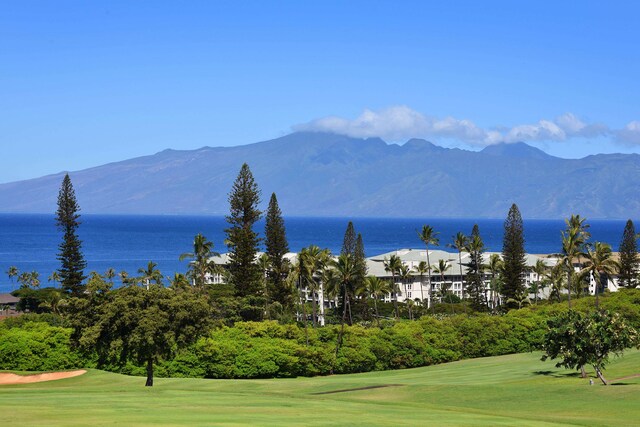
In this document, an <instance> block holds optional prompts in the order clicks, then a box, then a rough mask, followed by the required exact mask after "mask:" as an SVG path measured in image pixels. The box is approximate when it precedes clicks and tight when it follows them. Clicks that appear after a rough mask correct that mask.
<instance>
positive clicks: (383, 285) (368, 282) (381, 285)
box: [359, 276, 391, 326]
mask: <svg viewBox="0 0 640 427" xmlns="http://www.w3.org/2000/svg"><path fill="white" fill-rule="evenodd" d="M389 292H391V285H390V284H389V282H388V281H386V280H384V279H381V278H379V277H376V276H367V277H366V278H365V280H364V281H363V286H362V288H361V289H360V290H359V294H361V295H365V296H366V297H371V298H372V299H373V307H374V310H375V313H376V322H377V324H378V326H380V315H379V314H378V299H379V298H380V296H381V295H385V294H388V293H389Z"/></svg>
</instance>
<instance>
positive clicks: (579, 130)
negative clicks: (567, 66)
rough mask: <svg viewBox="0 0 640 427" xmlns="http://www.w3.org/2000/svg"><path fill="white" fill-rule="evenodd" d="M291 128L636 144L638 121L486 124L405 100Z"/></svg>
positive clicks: (400, 136)
mask: <svg viewBox="0 0 640 427" xmlns="http://www.w3.org/2000/svg"><path fill="white" fill-rule="evenodd" d="M293 129H294V130H295V131H307V132H331V133H337V134H341V135H348V136H351V137H354V138H370V137H379V138H383V139H386V140H391V141H400V140H404V139H408V138H416V137H420V138H431V139H438V138H447V139H454V140H458V141H461V142H464V143H466V144H470V145H477V146H486V145H492V144H497V143H500V142H506V143H514V142H519V141H527V142H546V141H551V142H562V141H567V140H569V139H573V138H599V137H609V138H612V139H614V140H615V141H618V142H624V143H632V144H640V122H639V121H632V122H630V123H629V124H628V125H627V126H626V127H625V128H624V129H618V130H617V129H612V128H610V127H608V126H606V125H604V124H601V123H587V122H585V121H583V120H582V119H580V118H579V117H578V116H576V115H575V114H573V113H565V114H563V115H561V116H559V117H556V118H555V119H552V120H548V119H541V120H539V121H538V122H536V123H532V124H521V125H516V126H513V127H510V128H495V129H485V128H482V127H480V126H478V125H476V124H475V123H474V122H472V121H471V120H467V119H457V118H455V117H444V118H437V117H434V116H430V115H426V114H423V113H420V112H418V111H415V110H413V109H411V108H409V107H407V106H404V105H400V106H393V107H389V108H385V109H383V110H379V111H373V110H369V109H365V110H364V111H363V112H362V114H361V115H360V116H358V117H356V118H355V119H346V118H343V117H337V116H328V117H324V118H320V119H315V120H312V121H310V122H308V123H303V124H299V125H296V126H293Z"/></svg>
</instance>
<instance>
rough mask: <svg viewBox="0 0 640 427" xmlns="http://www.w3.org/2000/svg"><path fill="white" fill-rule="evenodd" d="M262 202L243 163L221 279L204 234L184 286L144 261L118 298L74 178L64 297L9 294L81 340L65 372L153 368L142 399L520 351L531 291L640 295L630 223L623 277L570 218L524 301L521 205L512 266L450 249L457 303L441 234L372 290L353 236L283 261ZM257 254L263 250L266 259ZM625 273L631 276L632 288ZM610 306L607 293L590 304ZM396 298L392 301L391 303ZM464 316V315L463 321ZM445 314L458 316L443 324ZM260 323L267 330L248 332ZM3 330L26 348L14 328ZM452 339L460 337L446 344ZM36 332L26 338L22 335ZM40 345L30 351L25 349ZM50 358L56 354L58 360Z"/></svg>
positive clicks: (533, 334)
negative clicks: (87, 241) (87, 248)
mask: <svg viewBox="0 0 640 427" xmlns="http://www.w3.org/2000/svg"><path fill="white" fill-rule="evenodd" d="M260 197H261V195H260V190H259V188H258V186H257V184H256V182H255V180H254V178H253V175H252V174H251V171H250V169H249V167H248V165H246V164H245V165H243V166H242V168H241V170H240V172H239V174H238V177H237V179H236V181H235V182H234V184H233V187H232V189H231V192H230V193H229V206H230V213H229V215H228V216H227V223H228V228H227V229H225V233H226V235H227V238H226V240H225V244H226V246H227V249H228V254H227V256H228V258H227V260H226V265H225V266H224V267H223V266H221V265H218V264H216V263H215V262H214V257H215V256H217V255H218V254H217V253H216V252H215V251H214V248H213V243H212V242H210V241H209V240H208V239H207V238H206V237H205V236H203V235H201V234H198V235H196V236H195V238H194V244H193V250H192V252H188V253H185V254H182V255H181V257H180V258H181V259H188V260H190V263H189V267H188V270H187V272H186V274H182V273H177V274H175V275H174V276H173V277H172V278H169V280H168V286H166V284H167V283H166V280H165V279H166V278H165V277H164V276H163V275H162V274H161V272H160V271H159V270H158V269H157V265H156V264H155V263H154V262H152V261H149V263H148V264H147V266H146V267H144V268H140V269H139V271H138V276H135V277H134V276H129V275H128V274H126V273H125V272H123V273H121V274H120V279H121V280H122V284H123V286H122V287H119V288H117V287H116V286H115V284H114V278H115V277H116V273H115V270H114V269H109V271H107V272H105V273H104V274H99V273H97V272H92V273H90V274H89V275H88V276H87V275H85V273H84V269H85V268H86V262H85V260H84V257H83V254H82V250H81V241H80V239H79V238H78V234H77V230H78V227H79V226H80V215H79V213H78V212H79V205H78V203H77V200H76V198H75V193H74V189H73V186H72V184H71V180H70V178H69V176H68V175H67V176H65V178H64V180H63V183H62V186H61V188H60V192H59V196H58V209H57V212H56V224H57V226H58V228H59V230H60V231H61V233H62V236H63V238H62V242H61V244H60V246H59V252H58V259H59V260H60V265H61V267H60V269H59V270H58V271H57V272H56V273H55V274H54V275H52V277H51V278H50V279H51V280H53V281H57V282H59V283H60V288H51V287H50V288H40V281H39V277H38V275H37V273H35V272H32V273H19V272H18V270H17V269H16V268H11V269H10V270H9V271H8V275H9V277H10V278H11V279H13V278H14V277H17V278H18V281H19V282H20V283H21V288H20V289H19V290H18V291H16V292H15V295H17V296H20V297H21V301H20V305H21V308H23V309H26V310H28V311H30V312H32V313H51V314H52V315H53V318H56V319H58V322H59V323H60V325H57V324H56V325H54V324H48V325H49V326H38V328H44V329H43V330H45V331H49V330H48V329H47V328H59V327H62V326H63V327H69V328H71V329H70V332H69V329H64V328H63V329H55V330H53V329H52V330H51V331H49V332H51V333H53V332H55V334H59V335H56V336H57V337H58V338H56V340H55V341H54V342H53V343H52V344H51V345H49V347H48V348H49V350H48V351H52V352H54V353H55V352H56V351H57V350H55V349H57V348H60V349H64V348H65V345H66V344H64V337H65V336H66V337H67V338H68V343H69V345H70V346H71V347H70V349H69V348H66V350H64V351H67V352H68V355H69V357H68V358H66V359H65V358H62V359H60V360H61V365H64V366H65V367H71V365H74V364H76V362H77V363H80V362H82V363H84V364H85V365H86V364H89V363H90V364H91V366H97V367H100V368H105V369H113V370H120V371H123V370H124V371H125V372H129V371H130V372H138V370H139V369H143V370H144V372H146V376H147V385H152V384H153V377H154V374H155V372H156V370H159V371H160V372H161V373H163V374H171V375H174V374H175V375H189V376H206V377H238V378H248V377H263V376H289V375H318V374H327V373H331V372H335V373H339V372H362V371H367V370H373V369H388V368H398V367H412V366H423V365H425V364H431V363H440V362H443V361H449V360H457V359H460V358H465V357H477V356H481V355H494V354H504V353H510V352H517V351H524V350H528V349H531V348H536V346H538V345H539V339H540V334H541V332H540V331H541V330H542V329H543V328H544V327H545V326H544V319H542V317H540V318H539V317H537V316H538V315H537V314H535V313H537V312H536V310H530V311H528V312H526V313H533V314H531V316H532V317H531V319H529V320H527V321H526V322H524V323H518V321H519V320H518V319H520V320H522V319H524V318H522V319H521V318H520V317H519V315H518V314H517V311H515V313H514V312H510V311H509V310H512V309H516V308H522V307H524V306H526V305H530V304H532V301H531V300H530V298H529V295H530V293H533V294H534V301H533V303H534V304H535V303H537V300H538V296H539V293H540V290H541V289H542V288H544V287H546V286H551V287H552V290H551V292H550V294H551V295H552V297H555V298H557V299H558V300H560V299H561V296H562V295H563V290H564V289H567V290H568V294H567V297H568V300H569V304H568V305H569V306H570V305H571V298H572V297H573V300H574V302H573V304H574V305H576V298H575V297H576V296H582V295H583V294H584V287H585V283H588V280H589V278H590V277H595V278H597V279H598V280H602V279H603V278H605V279H606V277H607V275H612V274H618V273H619V274H620V275H621V276H620V277H621V279H622V280H623V281H622V283H623V284H624V285H625V286H628V287H630V288H633V287H635V286H636V284H637V247H636V246H635V245H636V240H635V239H636V236H635V231H634V230H633V224H632V223H631V221H629V223H628V224H627V229H630V230H631V231H628V230H627V229H625V236H632V237H633V238H632V239H631V238H629V239H628V245H627V246H626V247H628V254H630V255H629V257H628V258H627V259H628V262H629V263H630V264H629V265H630V267H629V268H628V269H627V270H625V269H624V268H623V261H621V262H620V263H617V262H616V261H614V260H613V258H612V257H611V248H610V247H609V246H608V245H605V244H601V243H596V244H595V245H589V244H588V238H589V234H588V231H587V229H588V225H587V224H586V222H585V220H584V218H580V216H575V215H574V216H572V217H571V218H570V219H568V220H567V230H566V231H565V232H563V234H562V253H561V254H560V255H559V258H560V262H559V263H558V264H557V265H556V266H555V267H553V268H550V267H548V266H546V265H544V263H543V264H542V265H536V272H538V277H539V280H538V281H537V282H535V283H534V284H533V285H532V288H527V287H526V286H525V281H524V274H525V273H526V271H527V266H526V263H525V250H524V234H523V223H522V218H521V215H520V212H519V210H518V207H517V206H516V205H515V204H514V205H513V206H512V207H511V209H510V211H509V213H508V216H507V219H506V221H505V233H504V243H503V251H502V257H499V256H492V257H491V258H490V259H489V260H485V258H484V252H485V247H484V243H483V241H482V237H481V235H480V230H479V229H478V226H477V225H476V226H474V227H473V229H472V230H471V233H470V234H469V235H468V236H467V235H465V234H463V233H458V234H457V236H455V237H454V240H453V242H452V243H451V244H450V246H451V247H453V248H455V249H456V250H457V251H458V257H459V259H461V258H462V253H463V252H466V253H468V255H469V256H468V257H467V259H468V261H467V262H466V263H465V264H463V263H462V262H461V263H460V266H459V268H460V274H461V276H463V291H462V295H461V298H458V297H457V296H455V295H454V293H453V292H452V291H451V290H450V289H449V288H448V286H447V283H446V282H445V281H444V276H445V274H446V272H447V271H448V270H449V269H451V268H452V266H451V265H449V264H448V262H446V261H443V260H439V261H440V262H439V263H438V265H437V266H436V265H434V266H432V265H431V263H430V258H429V255H428V254H429V248H430V247H434V246H439V245H440V240H439V238H438V232H437V231H436V230H434V229H433V228H432V227H430V226H428V225H425V226H424V227H423V228H422V229H421V230H420V231H419V232H418V233H417V239H419V240H420V241H422V242H423V244H424V245H425V247H426V249H427V260H426V263H424V262H421V263H420V264H419V265H418V266H416V268H415V269H414V270H411V269H409V268H408V266H407V265H405V264H403V263H402V261H401V260H400V259H399V258H398V257H397V256H391V257H390V258H389V259H386V260H385V261H384V265H385V269H386V270H387V271H388V272H389V274H390V275H391V276H392V280H391V281H386V280H382V279H380V278H378V277H372V276H368V274H367V266H366V261H365V248H364V244H363V239H362V236H361V235H360V234H359V233H357V232H356V230H355V228H354V226H353V224H352V223H349V224H348V226H347V229H346V232H345V236H344V242H343V245H342V249H341V252H340V254H336V255H333V254H331V253H330V252H329V251H328V250H326V249H321V248H319V247H317V246H314V245H311V246H309V247H307V248H304V249H302V250H301V251H300V253H299V254H298V256H297V259H296V260H295V262H290V261H289V259H287V258H286V257H285V254H286V253H287V252H288V251H289V247H288V243H287V239H286V231H285V224H284V220H283V218H282V212H281V211H280V209H279V207H278V202H277V198H276V195H275V194H272V195H271V198H270V201H269V206H268V210H267V212H266V215H265V218H266V228H265V233H264V236H265V239H264V241H262V239H261V238H260V236H259V234H258V233H257V232H256V231H255V230H254V226H255V223H256V222H257V221H258V219H259V218H261V217H262V215H263V212H261V211H260V210H259V209H258V206H259V204H260ZM625 238H627V237H625ZM262 243H264V246H265V247H266V252H265V253H264V254H263V255H262V256H261V257H258V256H257V255H258V248H259V245H260V244H262ZM621 247H625V246H624V245H621ZM634 250H635V251H636V252H633V251H634ZM582 258H584V259H586V261H585V263H584V265H585V268H583V269H582V270H580V271H576V270H575V268H574V263H575V261H576V260H577V259H582ZM621 258H624V257H623V256H622V255H621ZM463 267H464V268H465V274H464V275H463V271H462V269H463ZM624 271H627V272H628V273H629V276H628V279H625V277H627V276H624V274H626V273H624V274H623V272H624ZM434 275H439V276H440V278H441V281H440V284H439V288H436V287H435V286H434V285H433V283H432V278H433V276H434ZM415 276H420V282H421V283H422V281H423V277H424V278H426V280H427V288H428V292H427V293H426V295H421V297H420V298H416V299H407V300H406V301H405V302H404V303H399V301H398V296H399V295H401V294H403V293H406V291H407V284H408V283H410V280H411V279H412V277H415ZM487 277H489V278H490V285H489V290H488V291H487V287H486V279H487ZM220 278H221V279H222V280H218V281H216V280H215V279H220ZM585 281H586V282H585ZM598 283H601V282H598ZM401 285H402V286H403V288H401V287H400V286H401ZM600 293H601V288H600V287H599V289H598V290H597V292H596V300H595V301H596V304H598V296H599V294H600ZM389 294H390V295H391V300H392V301H391V303H384V302H383V301H381V300H382V299H383V297H384V296H385V295H389ZM325 300H328V301H331V302H332V304H331V307H325V304H324V302H325ZM578 301H580V300H578ZM460 312H463V313H465V316H456V313H460ZM442 313H447V316H450V317H451V318H450V319H446V318H443V319H441V318H440V317H442ZM483 313H484V314H483ZM487 313H491V315H489V314H487ZM523 313H525V312H523ZM499 314H503V316H502V317H501V316H499ZM470 315H471V316H470ZM523 316H524V315H523ZM403 317H404V318H407V319H410V320H415V322H414V323H415V324H412V323H403V322H402V321H399V319H401V318H403ZM525 317H526V316H525ZM543 317H544V316H543ZM28 318H29V317H25V322H26V321H27V319H28ZM536 319H537V320H536ZM274 320H275V321H276V322H273V321H274ZM259 321H266V322H265V323H264V324H263V325H261V324H259V323H257V324H255V323H247V322H259ZM514 322H515V323H514ZM5 323H7V322H5ZM8 324H11V322H8ZM25 325H26V324H25ZM325 325H327V326H326V327H324V328H319V327H320V326H325ZM5 326H6V325H5ZM372 326H375V327H372ZM31 327H33V326H29V328H31ZM9 329H11V330H12V332H11V333H14V334H18V335H19V334H20V332H17V331H14V330H13V329H15V328H13V327H10V328H9ZM6 330H8V329H6ZM443 331H450V332H451V334H450V335H447V336H446V337H442V338H441V339H440V338H438V337H440V336H441V335H442V334H443V333H444V332H443ZM32 332H34V333H35V331H32ZM32 332H30V331H29V330H28V328H26V329H24V333H25V334H27V335H26V336H31V335H29V334H31V333H32ZM41 332H42V331H41ZM49 332H47V333H49ZM6 333H9V332H6ZM65 334H68V335H65ZM486 334H495V335H491V336H486ZM26 336H25V338H24V339H25V340H27V341H28V339H30V338H26ZM485 336H486V339H485V338H483V337H485ZM434 340H436V341H437V343H436V342H434ZM450 340H452V341H450ZM25 342H26V341H25ZM461 343H462V344H461ZM2 345H4V344H2ZM36 347H37V346H36V345H34V346H31V345H25V348H26V349H31V348H34V349H35V348H36ZM11 348H12V351H13V353H14V354H18V353H19V347H16V346H13V347H11ZM43 351H45V349H42V350H37V351H35V352H34V355H37V354H43V353H42V352H43ZM61 351H63V350H61ZM16 352H18V353H16ZM9 354H11V353H9ZM73 354H75V355H76V356H77V357H75V356H74V357H75V358H74V357H72V356H71V355H73ZM403 355H404V356H403ZM23 357H24V356H20V357H17V359H16V360H22V358H23ZM34 357H35V356H34ZM35 358H36V359H37V357H35ZM56 359H57V356H55V355H52V360H56ZM16 363H17V362H16ZM51 363H53V362H51ZM82 363H80V364H82ZM36 365H37V363H36ZM67 365H69V366H67ZM294 365H295V366H294ZM298 365H299V366H298ZM7 366H8V365H7ZM15 369H17V368H15Z"/></svg>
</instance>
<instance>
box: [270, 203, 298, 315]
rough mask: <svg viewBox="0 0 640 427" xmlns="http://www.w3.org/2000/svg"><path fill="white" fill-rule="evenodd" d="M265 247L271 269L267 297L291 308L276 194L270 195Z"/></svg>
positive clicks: (286, 245) (285, 245)
mask: <svg viewBox="0 0 640 427" xmlns="http://www.w3.org/2000/svg"><path fill="white" fill-rule="evenodd" d="M265 246H266V249H267V251H266V254H267V256H268V257H269V262H270V265H271V268H270V269H269V272H268V279H269V281H268V291H269V292H268V295H269V299H270V300H271V301H272V302H277V303H279V304H280V305H282V306H283V307H288V308H291V306H292V304H293V300H292V295H291V290H290V289H289V288H288V287H287V286H286V284H285V278H286V277H287V270H288V262H287V260H286V259H285V257H284V256H285V255H286V254H287V252H289V243H288V242H287V235H286V230H285V227H284V219H283V218H282V211H280V207H279V206H278V199H277V198H276V193H272V194H271V199H270V200H269V207H268V208H267V215H266V218H265Z"/></svg>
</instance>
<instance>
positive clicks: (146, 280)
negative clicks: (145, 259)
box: [137, 261, 162, 289]
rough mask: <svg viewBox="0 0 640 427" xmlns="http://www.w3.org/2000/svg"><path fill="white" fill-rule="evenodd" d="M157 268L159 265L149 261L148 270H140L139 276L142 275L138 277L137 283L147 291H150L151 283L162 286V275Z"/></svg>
mask: <svg viewBox="0 0 640 427" xmlns="http://www.w3.org/2000/svg"><path fill="white" fill-rule="evenodd" d="M157 267H158V264H156V263H155V262H153V261H149V263H148V264H147V268H139V269H138V274H140V276H139V277H138V279H137V281H138V282H139V283H140V284H141V285H144V286H146V288H147V289H149V286H150V285H151V283H155V284H156V285H162V273H160V270H158V268H157Z"/></svg>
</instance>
